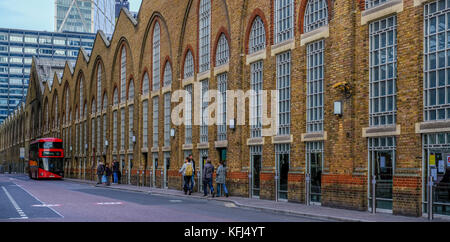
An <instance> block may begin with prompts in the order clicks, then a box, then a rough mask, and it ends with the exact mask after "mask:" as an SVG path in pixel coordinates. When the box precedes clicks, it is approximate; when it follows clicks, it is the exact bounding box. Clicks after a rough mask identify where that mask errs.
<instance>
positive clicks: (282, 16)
mask: <svg viewBox="0 0 450 242" xmlns="http://www.w3.org/2000/svg"><path fill="white" fill-rule="evenodd" d="M293 37H294V0H275V37H274V39H275V43H281V42H283V41H286V40H289V39H291V38H293Z"/></svg>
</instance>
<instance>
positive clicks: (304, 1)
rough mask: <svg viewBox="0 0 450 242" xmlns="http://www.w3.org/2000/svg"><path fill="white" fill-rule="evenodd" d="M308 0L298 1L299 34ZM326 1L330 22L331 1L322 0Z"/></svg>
mask: <svg viewBox="0 0 450 242" xmlns="http://www.w3.org/2000/svg"><path fill="white" fill-rule="evenodd" d="M308 1H309V0H301V3H300V11H299V14H298V26H299V28H298V29H299V30H300V34H304V31H305V30H304V23H305V13H306V6H308ZM324 1H327V9H328V22H330V20H331V19H332V17H333V2H332V0H324ZM359 1H360V2H361V1H362V2H364V0H359Z"/></svg>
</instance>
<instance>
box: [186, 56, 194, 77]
mask: <svg viewBox="0 0 450 242" xmlns="http://www.w3.org/2000/svg"><path fill="white" fill-rule="evenodd" d="M193 76H194V57H193V56H192V53H191V51H188V53H187V55H186V59H185V60H184V78H189V77H193Z"/></svg>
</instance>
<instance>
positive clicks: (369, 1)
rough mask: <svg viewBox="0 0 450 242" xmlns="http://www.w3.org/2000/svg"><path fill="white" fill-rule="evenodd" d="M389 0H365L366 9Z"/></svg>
mask: <svg viewBox="0 0 450 242" xmlns="http://www.w3.org/2000/svg"><path fill="white" fill-rule="evenodd" d="M389 1H391V0H366V9H369V8H373V7H376V6H378V5H381V4H383V3H385V2H389Z"/></svg>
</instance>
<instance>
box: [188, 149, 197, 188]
mask: <svg viewBox="0 0 450 242" xmlns="http://www.w3.org/2000/svg"><path fill="white" fill-rule="evenodd" d="M189 160H190V161H191V162H192V164H193V165H194V173H193V174H192V177H191V182H192V187H195V171H196V169H195V160H194V157H193V156H192V154H189Z"/></svg>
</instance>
